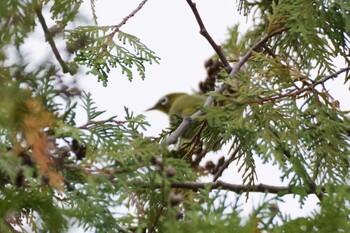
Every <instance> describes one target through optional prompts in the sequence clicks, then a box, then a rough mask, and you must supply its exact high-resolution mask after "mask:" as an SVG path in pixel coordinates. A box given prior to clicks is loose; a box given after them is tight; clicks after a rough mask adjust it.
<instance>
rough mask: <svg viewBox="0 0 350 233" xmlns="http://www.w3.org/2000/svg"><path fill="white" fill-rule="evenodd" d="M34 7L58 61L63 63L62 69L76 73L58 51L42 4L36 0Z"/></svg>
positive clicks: (64, 71)
mask: <svg viewBox="0 0 350 233" xmlns="http://www.w3.org/2000/svg"><path fill="white" fill-rule="evenodd" d="M34 9H35V13H36V15H37V16H38V19H39V22H40V24H41V27H42V28H43V31H44V34H45V39H46V41H47V42H48V43H49V45H50V47H51V50H52V52H53V54H54V55H55V57H56V60H57V61H58V63H59V64H60V65H61V67H62V71H63V73H70V74H72V75H73V74H74V72H73V70H71V69H70V68H69V66H68V65H67V64H66V62H65V61H63V59H62V57H61V54H60V52H59V51H58V49H57V47H56V43H55V41H54V39H53V36H52V34H51V32H50V30H49V28H48V27H47V24H46V21H45V18H44V16H43V14H42V6H41V5H39V3H38V2H37V1H34Z"/></svg>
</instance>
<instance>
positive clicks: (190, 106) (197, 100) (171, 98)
mask: <svg viewBox="0 0 350 233" xmlns="http://www.w3.org/2000/svg"><path fill="white" fill-rule="evenodd" d="M204 101H205V97H204V96H200V95H189V94H186V93H171V94H168V95H166V96H164V97H162V98H161V99H160V100H159V101H158V102H157V103H156V105H154V106H153V107H152V108H150V109H147V111H149V110H159V111H161V112H164V113H165V114H167V115H169V117H170V122H171V123H174V121H175V120H176V118H177V117H181V118H183V117H185V116H191V115H192V114H193V113H195V112H196V111H197V110H198V108H199V107H200V106H202V105H203V104H204Z"/></svg>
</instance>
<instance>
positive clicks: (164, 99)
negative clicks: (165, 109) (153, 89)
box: [160, 97, 169, 106]
mask: <svg viewBox="0 0 350 233" xmlns="http://www.w3.org/2000/svg"><path fill="white" fill-rule="evenodd" d="M168 101H169V99H168V97H164V98H162V99H161V100H160V104H161V105H163V106H164V105H166V104H167V103H168Z"/></svg>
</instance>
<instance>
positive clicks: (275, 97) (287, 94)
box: [251, 67, 350, 104]
mask: <svg viewBox="0 0 350 233" xmlns="http://www.w3.org/2000/svg"><path fill="white" fill-rule="evenodd" d="M346 71H350V67H345V68H342V69H340V70H339V71H337V72H335V73H333V74H330V75H328V76H326V77H324V78H323V79H321V80H319V81H317V82H314V83H312V84H310V85H309V86H307V87H304V88H301V89H297V90H294V91H291V92H288V93H285V94H282V95H278V96H270V97H265V98H262V99H260V100H253V101H251V103H258V104H263V103H264V102H268V101H275V100H279V99H284V98H286V97H294V96H297V95H300V94H302V93H304V92H306V91H312V90H314V89H315V87H316V86H318V85H320V84H321V85H324V83H325V82H327V81H328V80H329V79H332V78H336V77H337V76H339V75H340V74H341V73H344V72H346Z"/></svg>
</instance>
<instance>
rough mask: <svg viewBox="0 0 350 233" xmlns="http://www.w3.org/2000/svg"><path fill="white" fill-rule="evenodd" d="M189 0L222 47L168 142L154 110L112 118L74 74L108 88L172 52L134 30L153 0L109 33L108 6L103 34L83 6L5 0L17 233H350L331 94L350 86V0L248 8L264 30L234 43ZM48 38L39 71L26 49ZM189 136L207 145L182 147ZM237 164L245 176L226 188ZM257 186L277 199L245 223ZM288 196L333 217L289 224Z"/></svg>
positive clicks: (3, 93)
mask: <svg viewBox="0 0 350 233" xmlns="http://www.w3.org/2000/svg"><path fill="white" fill-rule="evenodd" d="M183 1H184V2H187V5H188V7H189V8H190V9H191V10H192V12H193V15H194V17H193V20H194V21H196V22H197V23H198V26H199V28H200V33H201V34H202V35H203V37H204V38H205V39H206V40H207V41H208V46H211V47H212V48H213V51H215V55H214V56H213V57H212V58H211V59H210V60H209V61H208V62H207V63H206V69H207V71H208V76H207V78H206V79H205V80H203V81H202V82H201V83H200V85H199V90H198V92H200V93H202V94H205V95H206V96H207V100H206V102H205V104H204V105H203V106H201V108H200V110H199V111H198V112H197V113H195V114H194V115H192V116H191V117H187V118H184V119H179V123H178V124H175V125H173V126H172V127H171V128H170V129H165V130H164V131H163V133H162V134H161V135H160V136H157V137H154V138H149V137H144V136H143V134H142V132H144V131H145V130H147V129H148V128H149V127H151V126H150V125H149V124H148V122H147V120H146V119H145V117H144V116H142V115H134V114H133V112H132V111H130V110H129V109H128V108H125V117H124V118H123V119H120V118H119V117H116V116H113V117H110V118H108V119H105V118H103V116H104V115H103V113H104V112H105V111H104V110H100V109H99V108H98V103H95V101H94V99H93V96H92V95H91V94H90V93H88V92H86V91H84V90H81V89H79V87H78V86H76V85H75V82H74V81H71V82H70V81H67V80H72V79H73V80H74V79H79V78H80V77H81V76H84V75H86V74H85V73H87V74H89V75H91V76H95V77H96V81H97V82H101V83H102V84H103V85H108V79H109V77H108V74H109V72H110V71H111V70H112V69H117V70H119V71H120V72H121V73H122V74H124V75H125V76H126V78H128V79H129V80H130V81H132V80H133V79H134V78H135V77H141V78H142V79H143V78H145V77H146V74H147V73H146V68H147V66H148V65H151V64H154V63H158V61H159V57H157V55H156V54H154V52H153V51H152V50H151V49H149V48H148V47H147V46H146V45H145V44H143V43H142V42H141V41H140V40H139V39H138V38H137V37H136V36H137V35H136V36H135V35H131V34H128V33H126V32H123V31H121V29H122V26H123V25H124V24H125V23H127V22H128V20H129V19H130V18H131V17H133V16H134V15H135V14H137V13H138V11H140V10H142V8H143V5H144V4H145V3H146V2H147V0H143V1H140V4H139V5H138V7H137V8H136V9H135V10H134V11H133V12H130V14H129V15H127V16H126V17H125V18H124V19H123V20H122V22H120V23H119V24H116V25H103V26H100V25H98V24H97V16H96V11H95V4H96V0H90V2H89V4H90V5H91V12H92V14H91V16H90V17H91V18H92V20H91V22H90V24H89V25H86V22H85V24H83V23H82V22H81V15H82V12H83V10H82V3H83V1H82V0H74V1H72V0H52V1H50V0H27V1H24V0H2V1H0V28H1V29H0V78H1V82H0V197H1V198H0V216H1V220H0V231H1V232H66V231H67V230H68V229H70V227H71V226H72V225H73V224H75V225H77V226H80V227H81V228H82V229H84V230H86V231H88V230H90V231H95V232H189V229H191V230H190V231H191V232H247V233H248V232H264V231H265V232H350V224H349V223H350V219H349V216H350V206H349V202H350V192H349V191H350V188H349V178H350V177H349V174H350V171H349V159H350V158H349V157H350V147H349V139H350V137H349V136H350V119H349V115H348V112H346V111H343V110H342V109H341V108H340V105H339V101H338V100H336V99H334V98H333V97H332V95H331V94H330V93H329V92H328V89H327V85H328V83H329V82H330V81H331V80H333V79H342V80H343V81H344V83H345V84H347V82H348V80H349V78H350V76H349V71H350V53H349V51H350V50H349V47H350V41H349V40H350V4H349V2H348V1H347V0H337V1H328V0H322V1H321V0H260V1H259V0H254V1H250V0H249V1H248V0H240V1H237V3H235V1H232V2H233V3H232V4H237V6H236V8H237V9H238V10H239V12H240V13H242V14H246V15H247V16H249V17H251V18H253V19H254V20H253V22H254V23H253V27H251V28H250V29H249V30H247V31H245V32H244V33H243V32H242V31H241V30H240V25H233V26H232V27H231V28H230V29H229V31H228V37H227V40H226V41H225V42H224V43H223V44H221V45H218V44H216V42H215V41H214V40H213V39H212V38H211V36H210V32H208V31H207V30H206V28H205V24H204V23H203V21H202V19H201V14H200V12H199V11H198V10H197V8H196V5H195V4H194V3H193V2H192V1H191V0H186V1H185V0H183ZM217 4H220V3H219V2H218V3H217ZM184 5H185V4H184ZM213 17H215V15H213ZM48 22H51V24H52V22H54V25H51V24H49V23H48ZM78 25H82V26H78ZM39 31H40V33H39ZM38 35H41V36H42V37H43V38H44V39H45V42H43V43H45V44H46V45H47V51H49V53H50V56H49V59H47V60H46V61H45V62H42V63H40V64H38V63H35V64H34V63H32V62H31V61H30V59H28V57H27V56H30V54H28V52H25V50H23V47H24V46H26V45H27V44H28V43H30V40H31V39H32V37H37V36H38ZM187 36H191V35H187ZM62 42H64V44H65V46H64V48H62V46H58V45H57V44H58V43H60V44H62ZM34 52H35V51H34ZM335 58H337V59H338V60H339V59H340V60H341V61H342V66H341V67H340V66H339V64H337V63H336V62H334V61H335ZM204 59H205V58H203V60H204ZM201 68H202V67H193V69H201ZM79 105H81V106H82V107H83V109H84V111H85V114H86V119H87V120H86V122H85V123H84V124H82V125H78V124H77V123H76V122H77V118H76V113H77V108H78V106H79ZM186 130H193V131H194V133H193V134H191V135H193V137H192V138H191V139H186V140H185V139H183V138H180V136H181V134H182V133H183V132H185V131H186ZM171 144H175V145H173V146H170V145H171ZM227 145H228V146H229V147H230V150H229V152H228V153H227V152H226V153H227V154H226V155H225V156H223V157H217V158H214V159H213V156H211V157H210V158H211V159H209V158H208V155H209V154H211V153H212V152H213V151H216V152H217V151H221V149H222V148H223V147H227ZM222 153H223V152H222ZM216 154H218V153H216ZM257 161H262V164H260V165H259V166H265V165H273V166H275V167H277V168H278V169H279V170H280V171H281V174H282V175H281V181H284V184H285V185H284V186H278V185H274V184H267V183H266V184H265V183H263V184H262V183H257V179H258V178H259V177H258V176H259V174H257V172H256V166H258V164H257ZM232 167H236V168H238V169H237V170H238V171H239V175H240V176H241V178H242V182H241V183H227V182H223V181H221V177H222V175H223V173H224V172H226V173H229V172H230V169H229V168H232ZM202 177H207V178H208V177H209V178H210V179H212V182H202V180H203V179H201V178H202ZM252 193H262V194H266V195H265V198H264V199H263V201H262V202H261V203H259V205H258V206H256V207H255V209H253V210H252V211H251V212H250V214H249V216H248V217H244V216H243V215H242V214H241V212H242V211H243V209H244V208H245V206H244V203H245V202H244V201H245V199H246V198H249V195H251V194H252ZM286 195H294V196H295V198H297V200H298V201H299V202H300V205H301V206H303V205H304V204H305V201H306V198H307V197H308V196H315V197H317V199H318V202H319V209H318V210H317V211H316V210H315V211H314V212H313V213H312V214H310V215H309V216H305V217H300V218H297V219H292V218H289V217H288V216H286V215H284V214H283V213H282V212H281V211H280V210H279V208H278V203H279V202H280V201H281V200H282V199H283V197H284V196H286ZM232 196H234V197H236V201H232ZM242 203H243V204H242ZM127 209H129V211H126V210H127Z"/></svg>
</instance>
